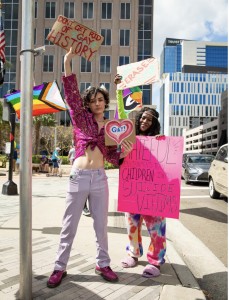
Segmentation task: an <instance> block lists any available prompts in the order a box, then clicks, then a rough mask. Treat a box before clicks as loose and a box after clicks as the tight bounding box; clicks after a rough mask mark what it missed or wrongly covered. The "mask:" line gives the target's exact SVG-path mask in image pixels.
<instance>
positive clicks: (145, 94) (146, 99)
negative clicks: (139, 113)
mask: <svg viewBox="0 0 229 300" xmlns="http://www.w3.org/2000/svg"><path fill="white" fill-rule="evenodd" d="M140 89H141V90H142V103H144V104H145V105H147V104H152V103H151V89H150V85H142V86H140Z"/></svg>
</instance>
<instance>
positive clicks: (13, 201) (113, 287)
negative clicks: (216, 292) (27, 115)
mask: <svg viewBox="0 0 229 300" xmlns="http://www.w3.org/2000/svg"><path fill="white" fill-rule="evenodd" d="M107 175H108V178H109V188H110V204H109V218H108V230H109V254H110V256H111V267H112V268H113V269H114V270H115V271H116V272H117V273H118V275H119V282H118V283H109V282H105V281H104V280H103V279H102V278H101V277H100V276H98V275H96V274H95V272H94V268H95V253H96V248H95V237H94V230H93V223H92V218H90V217H86V216H83V215H82V218H81V220H80V223H79V228H78V232H77V235H76V238H75V241H74V244H73V249H72V252H71V258H70V261H69V264H68V268H67V271H68V276H67V277H66V278H65V279H64V280H63V282H62V284H61V285H60V286H59V287H57V288H55V289H49V288H47V287H46V281H47V279H48V277H49V275H50V274H51V272H52V270H53V264H54V260H55V254H56V251H57V246H58V243H59V233H60V230H61V222H62V216H63V212H64V208H65V194H66V186H67V180H68V178H67V176H63V177H62V178H59V177H46V176H45V175H41V174H39V175H38V174H35V175H33V199H32V203H33V226H32V230H33V241H32V251H33V297H32V299H39V300H40V299H54V300H55V299H63V298H65V299H66V300H68V299H93V300H94V299H119V300H121V299H123V300H124V299H131V300H135V299H137V300H139V299H149V300H154V299H160V300H165V299H166V300H184V299H185V300H194V299H195V300H202V299H205V296H204V294H203V292H202V291H201V290H200V288H199V286H198V283H197V281H196V280H195V278H194V277H193V275H192V273H191V272H190V270H189V269H188V267H187V266H186V264H185V263H184V261H183V260H182V259H181V257H180V256H179V255H178V253H177V252H176V250H175V248H174V247H173V244H172V242H171V241H170V239H169V237H167V254H166V263H165V264H164V265H163V266H162V268H161V276H159V277H156V278H154V279H147V278H143V277H142V276H141V275H142V271H143V268H144V266H145V265H146V264H147V260H146V255H143V257H142V258H141V259H140V261H139V264H138V266H137V267H135V268H131V269H123V268H122V267H121V264H120V261H121V259H122V258H123V257H125V255H126V253H125V247H126V243H127V233H126V228H125V220H124V215H123V213H119V212H117V209H116V207H117V194H118V170H109V171H107ZM18 179H19V178H18V176H15V177H14V179H13V181H14V182H15V183H17V184H18V189H19V183H18ZM6 181H7V177H4V176H1V177H0V183H1V184H0V186H2V184H3V183H5V182H6ZM0 212H1V213H0V240H1V244H0V254H1V256H0V299H1V300H2V299H7V300H10V299H20V298H19V278H20V272H19V196H6V195H2V194H0ZM148 243H149V238H148V234H147V232H146V231H144V236H143V245H144V249H145V251H146V249H147V248H148Z"/></svg>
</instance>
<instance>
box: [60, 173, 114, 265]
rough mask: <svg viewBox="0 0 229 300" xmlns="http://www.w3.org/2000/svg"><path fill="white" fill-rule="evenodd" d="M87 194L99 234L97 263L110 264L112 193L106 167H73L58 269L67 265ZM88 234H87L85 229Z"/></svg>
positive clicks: (95, 227) (97, 237)
mask: <svg viewBox="0 0 229 300" xmlns="http://www.w3.org/2000/svg"><path fill="white" fill-rule="evenodd" d="M87 198H88V202H89V209H90V213H91V216H92V218H93V221H94V230H95V234H96V248H97V254H96V264H97V265H98V266H99V267H101V268H103V267H106V266H109V265H110V257H109V254H108V239H107V215H108V198H109V195H108V183H107V176H106V173H105V170H104V169H103V168H101V169H96V170H79V169H74V170H72V171H71V175H70V179H69V184H68V189H67V197H66V210H65V214H64V217H63V227H62V230H61V233H60V244H59V248H58V251H57V256H56V261H55V270H65V269H66V266H67V263H68V259H69V256H70V251H71V247H72V243H73V240H74V237H75V235H76V231H77V227H78V223H79V220H80V217H81V214H82V210H83V208H84V204H85V201H86V199H87ZM85 238H87V234H86V233H85Z"/></svg>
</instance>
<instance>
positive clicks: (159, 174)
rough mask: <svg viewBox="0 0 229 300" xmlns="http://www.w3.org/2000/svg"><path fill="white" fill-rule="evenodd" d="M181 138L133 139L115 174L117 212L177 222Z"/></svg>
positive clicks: (181, 150) (147, 137)
mask: <svg viewBox="0 0 229 300" xmlns="http://www.w3.org/2000/svg"><path fill="white" fill-rule="evenodd" d="M182 153H183V137H175V136H168V137H163V138H160V139H159V140H158V139H156V138H155V137H149V136H144V137H143V136H137V137H136V143H135V144H134V149H133V150H132V151H131V153H130V154H129V155H128V156H127V157H126V158H125V159H124V162H123V163H122V165H121V167H120V172H119V195H118V211H123V212H130V213H139V214H143V215H151V216H163V217H169V218H176V219H177V218H179V207H180V183H181V169H182Z"/></svg>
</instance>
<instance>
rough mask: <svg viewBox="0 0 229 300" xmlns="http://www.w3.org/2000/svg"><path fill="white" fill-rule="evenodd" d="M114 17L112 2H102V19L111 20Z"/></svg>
mask: <svg viewBox="0 0 229 300" xmlns="http://www.w3.org/2000/svg"><path fill="white" fill-rule="evenodd" d="M111 17H112V3H102V19H106V20H110V19H111Z"/></svg>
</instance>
